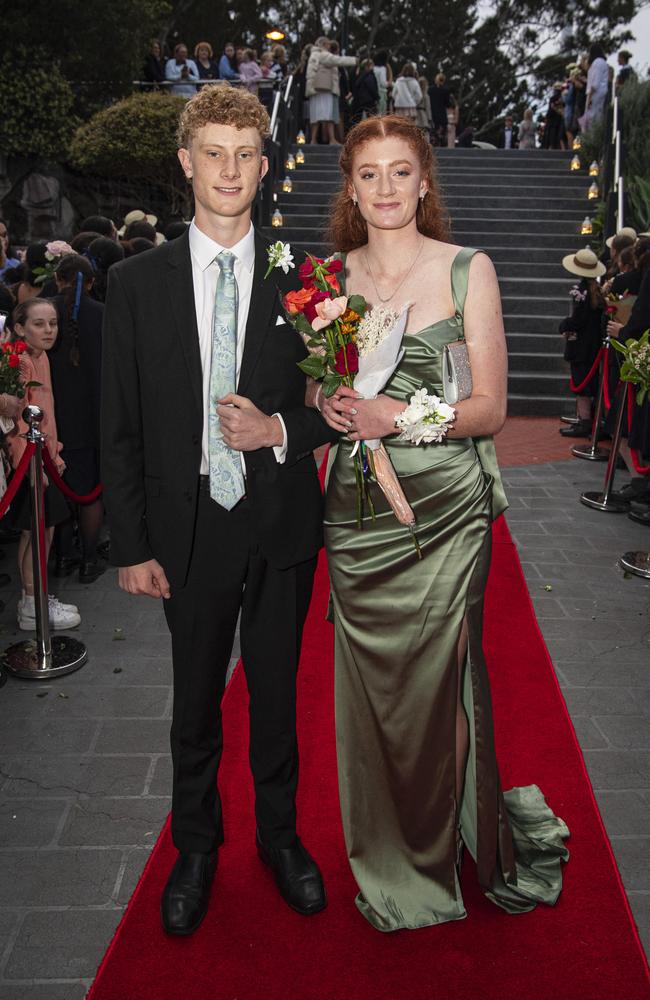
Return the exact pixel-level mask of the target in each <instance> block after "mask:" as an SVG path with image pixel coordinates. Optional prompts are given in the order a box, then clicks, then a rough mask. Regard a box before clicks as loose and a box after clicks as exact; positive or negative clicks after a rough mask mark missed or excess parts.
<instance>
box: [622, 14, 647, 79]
mask: <svg viewBox="0 0 650 1000" xmlns="http://www.w3.org/2000/svg"><path fill="white" fill-rule="evenodd" d="M630 30H631V31H633V32H634V34H635V35H636V41H634V42H630V44H629V45H628V46H626V47H627V48H628V49H629V50H630V52H631V53H632V55H633V61H634V68H635V69H636V70H637V72H638V73H639V75H640V76H644V75H645V72H646V70H647V68H648V65H650V7H644V8H643V10H642V11H640V13H638V14H637V16H636V17H635V18H634V20H633V21H632V23H631V25H630Z"/></svg>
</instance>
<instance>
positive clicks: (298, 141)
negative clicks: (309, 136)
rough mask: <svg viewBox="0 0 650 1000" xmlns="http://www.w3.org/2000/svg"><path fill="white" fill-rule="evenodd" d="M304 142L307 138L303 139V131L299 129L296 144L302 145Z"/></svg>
mask: <svg viewBox="0 0 650 1000" xmlns="http://www.w3.org/2000/svg"><path fill="white" fill-rule="evenodd" d="M306 142H307V140H306V139H305V133H304V132H303V130H302V129H300V132H298V135H297V136H296V145H297V146H304V145H305V143H306Z"/></svg>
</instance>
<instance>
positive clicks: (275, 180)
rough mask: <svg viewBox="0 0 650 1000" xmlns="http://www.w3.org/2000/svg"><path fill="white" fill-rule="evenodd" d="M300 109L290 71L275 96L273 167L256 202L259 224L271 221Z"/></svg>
mask: <svg viewBox="0 0 650 1000" xmlns="http://www.w3.org/2000/svg"><path fill="white" fill-rule="evenodd" d="M300 112H301V109H300V108H299V107H298V101H297V99H296V92H295V91H294V89H293V75H290V76H288V77H287V79H286V81H283V82H282V83H281V84H280V86H279V88H278V89H277V90H276V91H275V94H274V98H273V106H272V108H271V127H270V131H271V135H270V136H269V138H268V139H267V142H266V156H267V158H268V161H269V169H268V171H267V173H266V176H265V177H264V179H263V181H262V184H261V186H260V193H259V197H258V199H257V202H256V206H255V215H256V222H257V224H258V225H259V226H270V225H271V216H272V214H273V207H274V197H275V196H276V195H277V189H278V187H279V185H280V183H281V181H282V178H283V177H284V169H285V167H284V164H285V161H286V159H287V155H288V153H289V148H290V146H291V144H292V142H293V141H294V137H295V135H296V132H297V129H298V124H299V122H298V118H299V115H300Z"/></svg>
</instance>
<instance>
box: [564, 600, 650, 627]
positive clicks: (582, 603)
mask: <svg viewBox="0 0 650 1000" xmlns="http://www.w3.org/2000/svg"><path fill="white" fill-rule="evenodd" d="M562 607H563V608H564V610H565V611H566V613H567V614H568V615H569V616H570V617H571V618H574V619H583V618H584V619H586V620H589V621H590V620H591V619H592V617H593V616H595V617H596V619H597V620H602V619H604V618H607V619H609V618H614V619H616V621H618V622H620V621H621V619H626V618H632V619H635V618H637V617H644V616H645V618H646V621H649V620H650V595H649V598H648V599H646V597H645V596H644V595H643V594H641V595H639V597H638V598H637V599H635V598H634V597H632V596H627V597H626V600H625V601H617V600H612V599H611V592H610V599H609V600H607V599H606V598H602V599H600V600H599V599H598V598H597V597H581V596H580V595H577V596H575V597H571V598H568V599H567V598H565V599H563V601H562ZM632 624H633V623H632ZM628 627H629V626H628Z"/></svg>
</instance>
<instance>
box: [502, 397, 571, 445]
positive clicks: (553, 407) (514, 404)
mask: <svg viewBox="0 0 650 1000" xmlns="http://www.w3.org/2000/svg"><path fill="white" fill-rule="evenodd" d="M575 409H576V404H575V399H574V398H569V397H568V396H555V395H550V396H547V395H546V394H545V393H544V394H540V393H530V394H527V393H524V394H522V393H519V392H510V393H508V415H509V416H511V417H558V418H559V417H560V416H571V415H572V414H574V413H575ZM570 457H571V449H570V446H569V445H567V458H570Z"/></svg>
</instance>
